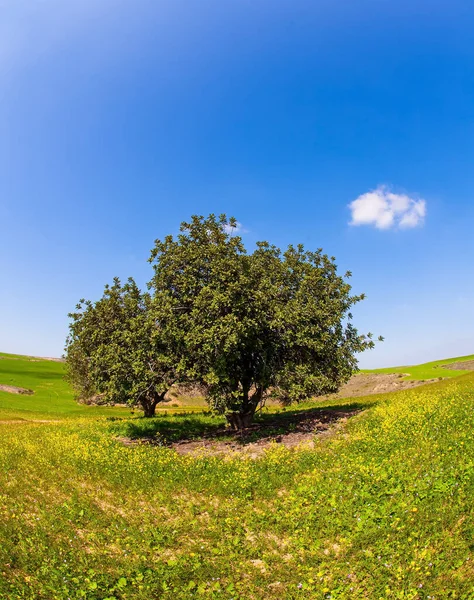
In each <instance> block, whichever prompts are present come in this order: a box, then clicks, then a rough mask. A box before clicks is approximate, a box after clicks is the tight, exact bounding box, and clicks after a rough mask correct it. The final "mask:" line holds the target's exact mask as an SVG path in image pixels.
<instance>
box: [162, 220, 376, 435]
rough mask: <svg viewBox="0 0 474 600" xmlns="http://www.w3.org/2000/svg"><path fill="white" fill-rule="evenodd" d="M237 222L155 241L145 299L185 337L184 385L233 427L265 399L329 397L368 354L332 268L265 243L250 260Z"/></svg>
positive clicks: (318, 255)
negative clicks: (203, 392)
mask: <svg viewBox="0 0 474 600" xmlns="http://www.w3.org/2000/svg"><path fill="white" fill-rule="evenodd" d="M235 227H236V221H235V220H234V219H227V218H226V216H225V215H221V216H220V217H219V218H216V217H215V216H214V215H210V216H209V217H208V218H204V217H198V216H195V217H193V218H192V220H191V221H190V222H189V223H183V224H182V226H181V233H180V235H179V236H177V238H176V239H175V238H173V237H171V236H168V237H167V238H165V240H164V241H159V240H157V241H156V243H155V248H154V249H153V251H152V257H151V261H152V263H153V265H154V271H155V275H154V277H153V279H152V282H151V290H152V293H153V295H154V297H155V299H156V300H157V301H158V303H159V304H160V305H161V306H162V307H167V311H168V315H170V325H171V326H172V327H174V328H175V329H176V332H180V334H181V335H183V336H184V346H183V347H185V348H186V365H183V366H184V368H185V370H186V372H187V374H188V376H189V377H190V378H191V379H194V380H197V381H199V382H200V383H202V384H205V385H206V386H207V390H208V399H209V402H210V404H211V406H212V407H213V408H215V409H217V410H218V411H220V412H223V413H226V415H227V417H228V420H229V422H230V423H231V424H232V425H233V426H234V427H243V426H246V425H248V424H249V423H250V421H251V420H252V418H253V415H254V413H255V410H256V409H257V407H258V406H259V404H260V403H261V402H262V401H263V400H264V399H265V398H266V397H267V396H269V395H272V396H274V397H276V398H278V399H279V400H280V401H281V402H284V403H287V404H289V403H291V402H298V401H300V400H303V399H306V398H309V397H310V396H313V395H319V394H326V393H330V392H335V391H337V390H338V389H339V387H340V385H341V384H342V383H344V382H346V381H347V380H348V379H349V377H350V376H351V375H352V373H353V372H354V371H355V370H356V369H357V359H356V354H357V353H359V352H363V351H364V350H366V349H368V348H371V347H372V346H373V341H372V339H371V336H370V334H369V335H368V336H361V335H359V333H358V331H357V330H356V329H355V327H353V325H352V323H351V318H352V315H351V313H350V309H351V308H352V306H353V305H355V304H356V303H358V302H360V301H361V300H362V299H363V298H364V296H363V295H351V286H350V285H349V283H347V281H346V279H347V278H348V277H349V276H350V273H346V277H345V278H344V277H341V276H339V275H338V274H337V267H336V264H335V259H334V258H329V257H328V256H327V255H325V254H323V252H322V250H321V249H319V250H317V251H316V252H308V251H305V250H304V248H303V246H298V247H296V248H295V247H293V246H289V247H288V249H287V250H286V251H285V252H283V253H282V252H281V251H280V250H279V249H278V248H276V247H275V246H272V245H270V244H269V243H267V242H260V243H258V244H257V248H256V250H255V251H254V252H253V253H252V254H247V252H246V251H245V248H244V246H243V243H242V239H241V238H240V237H239V236H236V235H234V234H233V230H235Z"/></svg>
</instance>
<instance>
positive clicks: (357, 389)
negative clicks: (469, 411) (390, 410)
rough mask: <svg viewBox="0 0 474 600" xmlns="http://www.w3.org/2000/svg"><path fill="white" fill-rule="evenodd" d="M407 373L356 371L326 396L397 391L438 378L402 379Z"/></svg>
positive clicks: (352, 395)
mask: <svg viewBox="0 0 474 600" xmlns="http://www.w3.org/2000/svg"><path fill="white" fill-rule="evenodd" d="M473 369H474V366H473ZM407 375H408V374H407V373H358V374H357V375H354V376H353V377H351V378H350V380H349V381H348V382H347V383H346V384H345V385H343V386H342V387H341V389H340V390H339V392H338V393H337V394H332V395H331V396H327V398H355V397H359V396H369V395H371V394H385V393H387V392H397V391H398V390H408V389H411V388H414V387H418V386H419V385H425V384H427V383H434V382H435V381H439V379H440V378H435V379H424V380H420V381H404V380H403V377H406V376H407Z"/></svg>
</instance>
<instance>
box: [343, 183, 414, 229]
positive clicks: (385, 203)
mask: <svg viewBox="0 0 474 600" xmlns="http://www.w3.org/2000/svg"><path fill="white" fill-rule="evenodd" d="M349 208H350V210H351V214H352V220H351V222H350V224H351V225H373V226H375V227H376V228H377V229H394V228H400V229H408V228H411V227H418V226H419V225H422V224H423V221H424V218H425V215H426V202H425V200H421V199H415V198H410V196H407V195H406V194H394V193H393V192H390V191H389V189H388V188H386V187H385V186H379V187H378V188H377V189H376V190H373V191H371V192H367V193H365V194H362V195H361V196H359V197H358V198H356V199H355V200H353V201H352V202H351V203H350V204H349Z"/></svg>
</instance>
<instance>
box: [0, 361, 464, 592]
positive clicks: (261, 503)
mask: <svg viewBox="0 0 474 600" xmlns="http://www.w3.org/2000/svg"><path fill="white" fill-rule="evenodd" d="M14 360H17V359H16V358H15V357H14V358H13V359H10V360H7V359H6V358H4V359H3V360H0V369H2V370H1V371H0V383H7V384H11V385H19V386H22V387H31V388H32V389H35V390H36V394H35V396H29V397H22V396H16V395H15V396H14V397H13V399H7V400H5V399H4V396H5V394H2V395H1V396H0V415H4V417H5V416H8V415H10V417H9V420H8V421H4V422H3V423H2V424H0V541H1V543H0V598H1V599H2V600H3V599H5V600H6V599H8V600H10V599H12V600H14V599H15V600H16V599H31V600H33V599H35V600H36V599H47V600H56V599H57V600H63V599H68V598H71V599H73V598H74V599H75V598H87V599H93V600H99V599H100V600H105V599H109V600H112V599H115V600H127V599H130V600H131V599H143V600H150V599H155V598H163V599H165V600H167V599H169V600H171V599H175V598H176V599H188V598H189V599H191V598H213V599H227V600H230V599H234V600H237V599H238V600H249V599H255V600H260V599H261V600H264V599H272V598H279V599H295V600H296V599H303V598H305V599H311V600H312V599H331V600H336V599H341V600H342V599H353V598H355V599H359V598H360V599H362V598H363V599H379V598H397V599H412V600H415V599H431V600H435V599H436V600H440V599H442V598H458V599H465V600H468V599H472V598H474V503H473V498H474V374H471V373H469V374H464V375H463V376H461V377H458V378H455V379H450V380H446V381H441V382H438V383H435V384H431V385H426V386H422V387H418V388H415V389H412V390H407V391H402V392H397V393H392V394H386V395H379V396H375V395H374V396H370V397H366V398H364V399H360V398H359V399H357V402H358V406H359V408H364V410H363V412H361V413H359V414H358V415H357V416H355V417H353V418H351V419H349V420H348V421H347V423H345V424H344V425H341V426H338V427H335V428H334V430H333V432H332V433H331V434H330V435H326V436H321V437H320V438H317V441H316V445H315V448H313V449H296V450H288V449H285V448H284V447H282V446H281V445H279V444H277V443H275V444H274V445H273V446H271V447H270V448H269V449H268V450H267V451H266V453H265V454H264V455H263V456H262V457H261V458H258V459H256V460H253V459H250V458H242V456H241V455H238V454H236V455H231V456H225V457H219V456H213V455H203V456H197V457H196V456H182V455H179V454H177V453H176V452H175V451H174V450H173V449H170V448H167V447H160V446H151V445H146V444H143V445H137V446H128V445H124V444H123V443H121V441H120V439H118V435H119V434H120V435H122V434H123V432H125V431H129V430H130V428H133V427H135V428H138V429H143V428H145V429H146V428H147V427H150V425H149V424H148V423H150V422H147V423H145V422H144V420H143V419H139V418H132V417H131V416H130V415H129V414H128V413H127V411H126V410H125V409H93V408H92V409H91V408H88V407H77V406H75V405H74V401H73V400H72V397H71V395H70V392H69V391H68V390H67V388H66V387H65V386H64V383H63V382H62V379H61V369H62V368H63V366H62V365H60V364H58V363H55V366H53V364H51V363H50V362H48V363H45V364H43V363H37V362H36V363H31V361H28V359H22V360H18V363H17V364H18V366H17V367H13V368H12V366H11V364H10V365H9V366H6V365H5V363H6V362H10V361H11V363H13V362H14ZM20 363H23V366H24V369H25V373H24V376H23V374H22V368H23V367H22V366H21V364H20ZM437 364H440V363H437ZM15 373H16V375H15ZM40 373H41V374H42V375H41V376H40V375H39V374H40ZM5 374H9V375H11V377H12V378H13V379H15V377H16V379H15V381H14V382H13V381H10V380H8V381H6V380H5V379H4V377H5ZM48 384H50V385H48ZM61 390H62V391H61ZM52 391H55V392H57V394H58V395H57V397H55V399H54V403H53V401H52V400H50V398H53V396H54V394H53V393H51V392H52ZM35 398H37V399H38V398H39V399H40V402H41V404H40V405H38V408H41V410H38V411H36V412H35V410H36V405H35V404H34V403H33V404H29V402H31V400H32V399H33V400H34V399H35ZM15 402H20V403H23V402H26V403H27V404H21V406H20V408H18V406H16V407H15V406H14V403H15ZM335 402H337V403H338V404H339V405H340V404H345V405H346V406H347V407H351V406H353V404H354V399H347V400H341V399H338V400H337V401H336V400H333V401H325V405H327V406H331V405H332V404H334V403H335ZM11 403H13V404H11ZM318 406H319V407H321V404H318ZM310 407H311V404H308V405H306V408H310ZM104 410H108V411H109V412H106V413H103V412H102V411H104ZM15 411H16V413H15ZM55 411H56V412H55ZM81 411H83V412H82V413H81ZM40 413H42V414H43V415H49V416H50V418H51V421H52V422H46V423H45V422H38V421H36V422H35V421H34V420H24V421H21V420H15V419H14V418H11V415H12V414H24V415H25V417H26V418H29V417H30V416H31V415H36V414H40ZM53 415H56V417H54V416H53ZM212 419H213V418H212V417H211V416H209V415H194V416H189V415H172V414H167V415H164V414H163V415H161V416H159V417H157V418H156V419H154V420H152V421H151V423H152V425H151V426H152V427H155V429H160V428H161V429H162V428H163V425H166V427H165V429H166V428H171V429H173V430H178V429H180V427H181V428H182V429H183V428H184V429H186V428H188V427H189V423H190V422H191V423H194V427H195V429H196V432H197V431H199V429H200V428H205V427H209V426H212V423H213V421H212ZM45 420H46V419H45ZM153 422H155V425H153Z"/></svg>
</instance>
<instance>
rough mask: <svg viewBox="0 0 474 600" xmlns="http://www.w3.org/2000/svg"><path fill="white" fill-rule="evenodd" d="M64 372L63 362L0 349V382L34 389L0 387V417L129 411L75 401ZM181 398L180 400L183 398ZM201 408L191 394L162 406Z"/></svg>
mask: <svg viewBox="0 0 474 600" xmlns="http://www.w3.org/2000/svg"><path fill="white" fill-rule="evenodd" d="M64 374H65V365H64V363H61V362H56V361H51V360H41V359H37V358H34V357H30V356H17V355H14V354H2V353H0V383H1V384H4V385H12V386H16V387H22V388H26V389H31V390H33V391H34V394H33V395H31V396H29V395H24V394H11V393H8V392H2V391H0V420H11V419H27V420H28V419H42V420H48V419H63V418H68V417H91V418H94V417H99V416H129V415H130V412H131V411H130V409H129V408H122V407H103V406H86V405H84V404H78V403H77V402H76V401H75V400H74V397H73V392H72V390H71V388H70V387H69V385H68V384H67V383H66V381H65V380H64ZM180 400H181V404H183V403H184V399H183V398H180ZM171 404H173V402H171ZM202 408H203V403H202V401H199V399H194V398H193V399H186V404H185V405H184V406H180V407H173V406H167V407H166V408H163V410H166V411H168V412H175V411H178V412H179V411H183V410H185V411H187V412H190V411H201V410H202ZM159 410H161V409H159Z"/></svg>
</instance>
